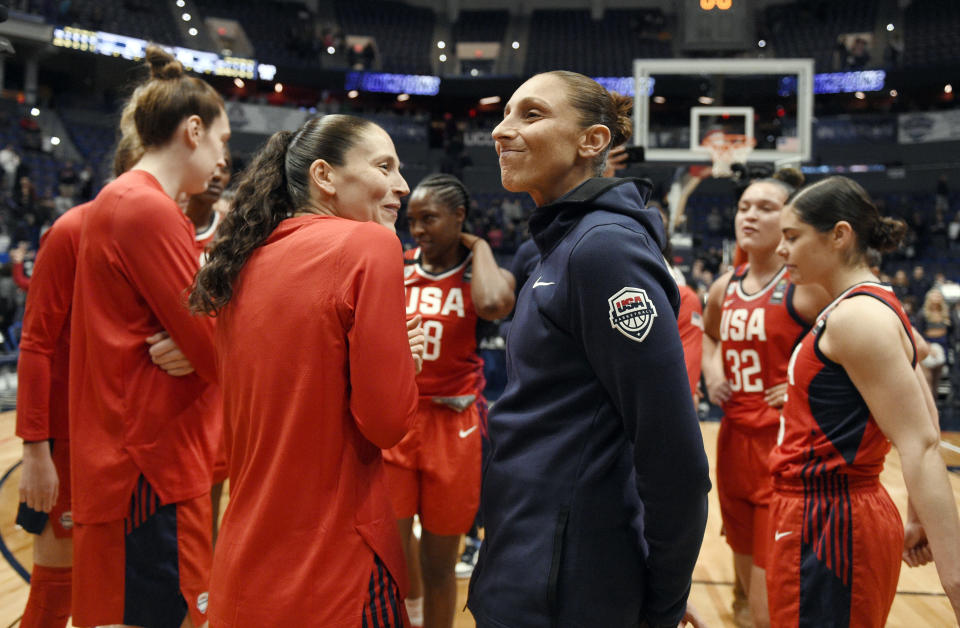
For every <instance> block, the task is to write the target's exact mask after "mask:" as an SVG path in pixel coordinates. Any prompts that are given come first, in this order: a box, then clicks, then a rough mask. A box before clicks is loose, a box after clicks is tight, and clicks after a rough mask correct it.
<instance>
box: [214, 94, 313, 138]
mask: <svg viewBox="0 0 960 628" xmlns="http://www.w3.org/2000/svg"><path fill="white" fill-rule="evenodd" d="M227 116H228V117H229V118H230V127H231V128H232V129H233V130H234V131H237V132H240V133H259V134H261V135H273V134H274V133H276V132H277V131H296V130H297V129H299V128H300V127H301V126H302V125H303V123H304V122H306V121H307V119H308V118H310V117H311V114H310V113H309V112H307V111H304V110H302V109H290V108H288V107H273V106H271V105H251V104H248V103H239V102H232V103H227Z"/></svg>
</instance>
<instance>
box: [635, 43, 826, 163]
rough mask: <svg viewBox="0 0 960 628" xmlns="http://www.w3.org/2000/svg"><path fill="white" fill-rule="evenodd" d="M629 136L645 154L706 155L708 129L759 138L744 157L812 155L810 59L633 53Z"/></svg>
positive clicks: (770, 159) (793, 159) (668, 158)
mask: <svg viewBox="0 0 960 628" xmlns="http://www.w3.org/2000/svg"><path fill="white" fill-rule="evenodd" d="M633 68H634V72H633V74H634V76H633V78H634V85H635V90H634V93H635V96H634V108H633V110H634V114H633V115H634V134H633V143H634V145H636V146H642V147H643V148H644V150H645V154H646V160H647V161H648V162H674V163H690V162H692V163H703V162H707V161H709V154H708V152H707V151H706V150H704V148H703V147H702V146H700V144H701V142H702V140H703V136H705V135H706V134H708V133H710V132H712V131H717V130H719V131H723V132H726V133H737V134H742V135H748V136H750V137H755V138H756V147H755V149H754V150H753V151H752V152H751V153H750V156H749V157H748V159H747V160H748V161H749V162H767V163H777V162H780V163H800V162H805V161H810V160H811V158H812V145H811V143H812V132H811V128H812V124H813V73H814V69H813V60H812V59H694V58H691V59H636V60H634V62H633Z"/></svg>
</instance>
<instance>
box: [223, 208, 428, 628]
mask: <svg viewBox="0 0 960 628" xmlns="http://www.w3.org/2000/svg"><path fill="white" fill-rule="evenodd" d="M401 259H402V258H401V250H400V242H399V240H397V238H396V236H395V235H394V234H392V233H390V232H389V231H388V230H386V229H384V228H383V227H382V226H380V225H378V224H374V223H369V222H356V221H352V220H346V219H343V218H336V217H332V216H318V215H309V216H301V217H296V218H289V219H287V220H284V221H283V222H282V223H281V224H280V225H279V226H278V227H277V228H276V229H275V230H274V232H273V233H272V234H271V235H270V237H269V239H268V240H267V241H266V242H265V243H264V244H263V246H261V247H259V248H257V249H256V251H254V253H253V254H252V255H251V256H250V259H249V260H247V263H246V264H245V265H244V267H243V270H242V271H241V272H240V274H239V275H238V276H237V278H236V280H235V282H234V291H233V298H232V300H231V301H230V303H229V304H228V305H227V306H226V307H225V308H224V309H223V311H222V312H221V313H220V315H219V317H218V318H217V357H218V365H219V370H220V375H221V381H223V383H224V386H223V414H224V425H225V440H226V445H227V452H228V460H229V467H230V503H229V505H228V506H227V510H226V513H225V514H224V519H223V525H222V527H221V528H220V534H219V537H218V538H217V550H216V552H215V553H214V557H213V570H212V573H211V578H210V607H209V608H210V610H209V617H210V624H211V625H212V626H220V627H228V626H237V627H246V626H330V627H334V626H359V625H361V623H362V619H361V612H362V610H363V606H364V603H365V601H366V600H367V599H368V597H369V595H370V590H369V583H370V575H371V573H372V571H373V570H374V555H375V554H376V555H377V556H379V557H380V559H381V560H382V561H383V563H384V565H386V567H387V569H388V570H389V571H390V573H391V574H392V576H393V578H394V579H395V580H396V581H397V582H398V584H399V586H400V589H401V591H404V590H405V581H406V569H405V566H404V560H403V552H402V550H401V547H400V537H399V534H398V533H397V527H396V520H395V519H396V518H395V516H394V514H393V508H392V507H391V504H390V500H389V498H388V495H387V492H386V486H385V484H384V479H383V461H382V458H381V453H380V450H381V449H386V448H389V447H392V446H393V445H395V444H396V443H397V442H399V441H400V439H401V438H402V437H403V436H404V434H405V433H406V431H407V429H408V426H409V424H410V422H411V421H412V420H413V417H414V414H415V412H416V408H417V386H416V381H415V379H414V368H413V360H412V358H411V357H410V346H409V342H408V341H407V333H406V325H405V316H404V290H403V274H402V270H403V267H402V265H401V263H400V261H401Z"/></svg>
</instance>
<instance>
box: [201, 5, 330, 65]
mask: <svg viewBox="0 0 960 628" xmlns="http://www.w3.org/2000/svg"><path fill="white" fill-rule="evenodd" d="M197 5H198V6H199V7H200V9H201V10H202V11H203V15H204V16H206V17H223V18H230V19H234V20H236V21H237V22H239V24H240V26H242V27H243V30H244V31H245V32H246V34H247V37H249V38H250V43H251V44H253V47H254V50H255V54H256V57H257V58H258V59H261V60H263V61H267V62H270V63H274V64H276V65H284V66H288V67H295V68H308V67H314V68H315V67H317V66H318V59H319V58H320V50H319V47H318V46H319V43H320V42H319V38H317V37H315V36H314V22H313V19H312V14H311V13H310V11H309V10H308V9H307V7H305V6H304V5H302V4H297V3H293V2H275V1H269V0H261V1H258V2H233V0H197Z"/></svg>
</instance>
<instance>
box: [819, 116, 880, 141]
mask: <svg viewBox="0 0 960 628" xmlns="http://www.w3.org/2000/svg"><path fill="white" fill-rule="evenodd" d="M813 131H814V134H815V135H816V138H817V142H819V143H822V144H878V143H883V144H892V143H894V142H895V141H896V139H897V119H896V118H894V117H893V116H837V117H832V118H826V117H822V118H817V122H816V124H815V125H814V126H813Z"/></svg>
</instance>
